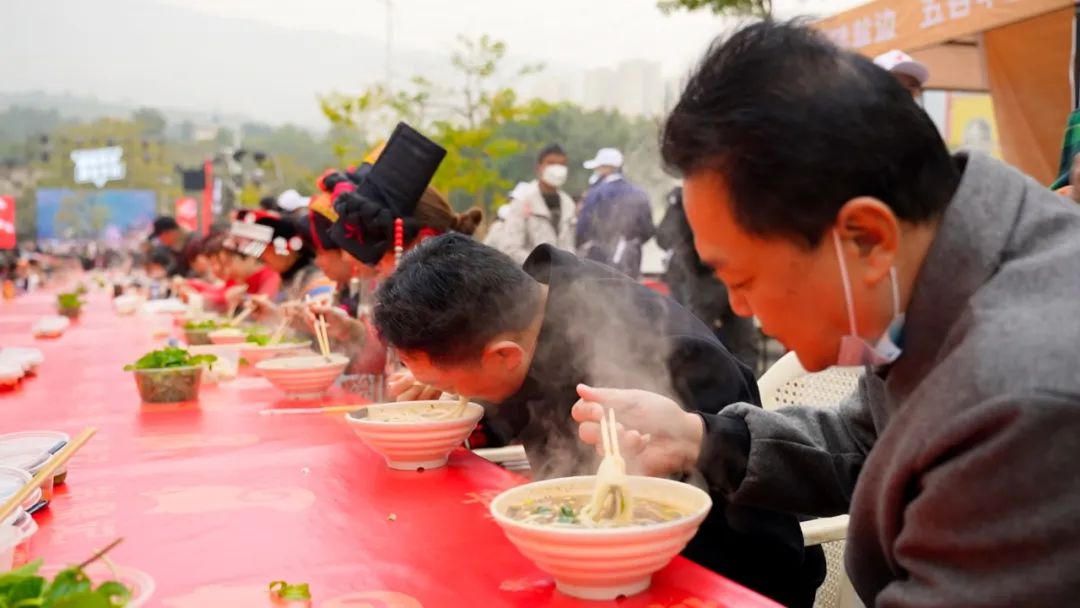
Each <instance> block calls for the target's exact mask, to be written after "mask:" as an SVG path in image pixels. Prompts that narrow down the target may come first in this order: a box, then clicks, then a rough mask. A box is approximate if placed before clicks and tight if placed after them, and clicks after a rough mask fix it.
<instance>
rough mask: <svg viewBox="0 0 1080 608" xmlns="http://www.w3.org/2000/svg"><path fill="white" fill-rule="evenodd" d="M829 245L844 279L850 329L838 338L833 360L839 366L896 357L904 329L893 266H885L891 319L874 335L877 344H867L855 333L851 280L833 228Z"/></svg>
mask: <svg viewBox="0 0 1080 608" xmlns="http://www.w3.org/2000/svg"><path fill="white" fill-rule="evenodd" d="M833 245H835V246H836V258H837V260H838V261H839V262H840V278H841V279H842V280H843V282H844V302H845V304H846V306H847V314H848V323H849V325H850V330H851V333H849V334H848V335H846V336H844V337H843V338H841V339H840V352H839V353H838V354H837V356H836V364H837V365H842V366H853V365H874V366H878V365H888V364H889V363H892V362H894V361H896V360H897V359H898V358H899V357H900V354H901V353H902V352H903V351H902V349H901V348H900V347H899V346H897V345H896V343H897V342H899V341H900V336H901V334H902V333H903V329H904V314H903V313H901V312H900V291H899V287H898V282H897V280H896V267H895V266H894V267H892V268H890V269H889V283H890V285H891V286H892V305H893V319H892V322H890V323H889V328H888V329H887V330H886V331H885V334H884V335H883V336H881V338H879V339H878V341H877V344H875V345H871V344H870V343H869V342H867V341H866V340H864V339H863V338H862V337H861V336H859V331H858V328H857V325H856V324H855V300H854V299H853V298H852V296H851V281H850V279H849V277H848V271H847V262H845V261H844V251H843V248H842V247H841V246H840V235H839V234H837V233H836V231H835V230H833Z"/></svg>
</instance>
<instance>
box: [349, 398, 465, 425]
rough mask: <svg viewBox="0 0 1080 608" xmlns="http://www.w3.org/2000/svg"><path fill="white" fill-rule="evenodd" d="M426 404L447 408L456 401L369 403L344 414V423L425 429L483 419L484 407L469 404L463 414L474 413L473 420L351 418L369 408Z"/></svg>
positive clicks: (396, 407) (395, 407)
mask: <svg viewBox="0 0 1080 608" xmlns="http://www.w3.org/2000/svg"><path fill="white" fill-rule="evenodd" d="M427 403H440V404H446V405H449V406H455V405H457V402H456V401H440V400H438V399H426V400H422V401H389V402H386V403H369V404H367V405H366V406H363V407H358V408H357V409H356V410H355V411H352V412H348V413H347V414H345V421H346V422H348V423H349V424H356V425H359V426H369V427H379V428H397V429H402V428H421V429H422V428H427V427H431V426H438V425H445V424H446V423H448V422H457V421H459V420H460V421H462V422H466V421H469V420H472V423H473V424H476V423H477V422H479V421H480V419H481V418H483V417H484V406H482V405H480V404H479V403H473V402H472V401H470V402H469V406H468V407H467V408H466V410H465V413H466V414H468V413H469V412H474V413H476V414H478V415H477V416H476V417H475V420H473V416H469V415H466V416H462V417H461V418H448V419H446V420H438V419H435V420H369V419H367V418H353V414H355V413H357V412H360V411H364V410H366V409H367V408H369V407H390V409H398V407H399V406H400V407H401V409H404V408H405V407H408V406H416V405H423V404H427Z"/></svg>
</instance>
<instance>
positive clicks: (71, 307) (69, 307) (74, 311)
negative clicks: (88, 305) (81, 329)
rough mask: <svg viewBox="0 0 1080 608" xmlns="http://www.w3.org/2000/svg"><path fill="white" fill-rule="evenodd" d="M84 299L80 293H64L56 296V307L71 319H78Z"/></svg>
mask: <svg viewBox="0 0 1080 608" xmlns="http://www.w3.org/2000/svg"><path fill="white" fill-rule="evenodd" d="M82 305H83V302H82V300H80V299H79V294H78V293H62V294H58V295H57V296H56V308H57V310H58V311H59V312H60V314H62V315H64V316H65V317H67V318H69V319H77V318H78V317H79V313H80V312H81V311H82Z"/></svg>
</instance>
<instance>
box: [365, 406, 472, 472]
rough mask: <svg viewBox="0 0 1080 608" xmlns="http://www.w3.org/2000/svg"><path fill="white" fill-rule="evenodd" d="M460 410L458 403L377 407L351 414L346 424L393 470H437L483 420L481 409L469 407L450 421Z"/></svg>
mask: <svg viewBox="0 0 1080 608" xmlns="http://www.w3.org/2000/svg"><path fill="white" fill-rule="evenodd" d="M458 408H459V405H458V402H457V401H402V402H400V403H377V404H374V405H369V406H367V407H366V408H364V409H361V410H357V411H355V412H349V413H348V414H347V415H346V416H345V420H347V421H348V422H349V424H350V425H351V426H352V429H353V432H355V433H356V435H357V436H358V437H360V440H361V441H363V442H364V443H365V444H366V445H367V446H368V447H369V448H371V449H372V450H374V451H375V452H377V453H378V454H379V455H380V456H382V457H383V458H384V459H385V460H386V464H387V466H389V467H390V468H391V469H397V470H399V471H417V470H420V469H436V468H439V467H442V466H445V465H446V461H447V459H448V458H449V456H450V452H452V451H454V449H455V448H457V447H458V446H460V445H462V444H463V443H464V442H465V440H466V439H468V438H469V435H470V434H471V433H472V432H473V429H474V428H476V423H478V422H480V419H481V418H483V416H484V408H483V407H482V406H480V405H478V404H476V403H469V404H468V405H467V406H466V408H465V413H464V415H462V416H456V417H451V416H453V414H455V413H456V412H457V410H458Z"/></svg>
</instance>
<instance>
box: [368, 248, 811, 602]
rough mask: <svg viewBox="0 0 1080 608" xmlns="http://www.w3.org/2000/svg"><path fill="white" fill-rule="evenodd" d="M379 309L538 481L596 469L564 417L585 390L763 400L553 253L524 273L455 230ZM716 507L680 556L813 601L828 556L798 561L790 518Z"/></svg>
mask: <svg viewBox="0 0 1080 608" xmlns="http://www.w3.org/2000/svg"><path fill="white" fill-rule="evenodd" d="M376 300H377V302H376V307H375V325H376V328H377V330H378V332H379V334H380V335H381V336H382V337H383V338H384V339H385V340H386V341H387V342H388V343H389V344H390V345H391V346H393V347H394V348H396V349H397V351H398V353H399V354H400V356H401V359H402V361H403V362H404V363H405V364H406V365H407V366H408V367H409V370H410V371H411V373H412V375H413V376H414V378H415V381H416V382H418V383H422V384H424V385H427V386H429V387H434V388H435V389H439V390H442V391H447V392H450V393H454V394H460V395H466V396H468V397H470V398H472V399H475V400H479V401H482V402H485V403H486V404H489V407H488V408H487V409H488V412H487V416H486V418H485V422H486V424H487V432H488V433H489V435H494V436H495V437H496V438H498V439H501V440H503V441H514V442H518V441H519V442H521V443H522V444H523V445H524V447H525V450H526V453H527V454H528V457H529V463H530V465H531V466H532V469H533V472H534V475H535V476H536V477H537V478H551V477H562V476H568V475H582V474H593V473H595V471H596V466H597V464H598V461H597V456H596V453H595V452H594V451H593V450H592V449H591V448H589V447H587V446H585V445H583V444H582V443H581V442H579V441H578V440H577V436H576V425H575V424H574V423H573V421H572V419H571V416H570V410H571V407H572V406H573V404H574V403H575V401H576V400H577V395H576V387H577V385H578V384H579V383H595V384H600V385H603V386H619V387H623V388H637V389H645V390H650V391H655V392H658V393H661V394H664V395H668V396H669V397H671V398H672V399H676V400H678V401H679V402H680V403H682V405H683V407H684V408H686V409H687V410H691V411H704V412H710V413H715V412H717V411H718V410H719V409H721V408H722V407H723V405H724V404H728V403H735V402H748V403H757V402H758V401H759V397H758V393H757V385H756V383H755V381H754V377H753V374H752V373H751V372H750V370H749V369H747V368H746V367H745V366H743V365H742V364H740V363H739V362H738V361H737V360H736V359H735V358H734V357H733V356H732V355H731V354H730V353H728V352H727V350H725V349H724V347H723V345H722V344H720V342H719V341H718V340H717V339H716V337H715V336H714V335H713V333H712V332H711V331H710V330H709V328H707V327H706V326H705V325H704V324H702V323H701V321H699V320H698V319H696V318H694V316H693V315H691V314H690V313H689V312H687V311H686V310H685V309H683V308H682V307H680V306H679V305H678V304H676V303H675V302H673V301H672V300H670V299H668V298H665V297H664V296H662V295H660V294H658V293H656V292H654V291H652V290H650V289H647V288H645V287H643V286H641V285H639V284H637V283H636V282H634V281H632V280H630V279H629V278H627V277H626V276H624V275H622V274H621V273H619V272H617V271H615V270H614V269H611V268H609V267H607V266H604V265H602V264H599V263H596V262H589V261H582V260H579V259H578V258H576V257H574V256H573V255H572V254H570V253H567V252H565V251H561V250H559V249H556V248H554V247H551V246H548V245H541V246H540V247H537V248H536V250H534V251H533V253H532V254H531V255H530V256H529V258H528V259H527V260H526V261H525V264H524V268H521V267H518V266H517V265H516V264H515V263H514V262H513V261H512V260H511V259H510V258H509V257H507V256H506V255H504V254H502V253H500V252H498V251H496V250H494V249H492V248H490V247H487V246H484V245H482V244H480V243H477V242H475V241H473V240H471V239H469V238H466V237H463V236H461V235H454V234H448V235H444V236H440V237H437V238H432V239H429V240H427V241H425V242H424V243H422V244H421V245H420V246H418V247H417V248H416V249H415V250H414V251H413V252H411V253H409V254H408V255H407V256H405V258H404V259H403V260H402V262H401V265H400V267H399V268H398V270H397V271H396V272H395V273H394V275H392V276H391V277H390V278H388V279H387V280H386V281H385V282H384V283H383V284H382V286H381V287H380V288H379V290H378V293H377V295H376ZM398 388H399V390H400V389H401V387H398ZM414 392H416V391H414ZM429 393H430V391H429ZM713 500H714V503H715V504H714V506H713V510H712V512H711V513H710V515H709V517H708V518H707V519H706V521H705V523H704V524H703V525H702V528H701V530H700V531H699V533H698V535H697V536H696V537H695V538H694V539H693V540H692V541H691V543H690V545H689V546H688V547H687V549H686V550H685V551H684V555H686V556H687V557H689V558H690V559H693V560H694V561H697V562H698V563H700V564H702V565H704V566H706V567H708V568H711V569H713V570H715V571H717V572H719V573H721V574H724V575H725V576H728V577H729V578H732V579H734V580H736V581H738V582H740V583H742V584H744V585H746V586H748V587H750V588H753V589H755V590H757V591H758V592H760V593H763V594H765V595H768V596H770V597H772V598H774V599H776V600H778V601H780V602H782V603H784V604H786V605H789V606H809V605H811V604H812V603H813V599H814V592H815V590H816V588H817V586H818V585H819V584H820V582H821V580H822V578H823V576H824V560H823V557H822V555H821V552H820V549H816V548H815V549H813V550H807V551H805V552H804V549H803V543H802V535H801V533H800V530H799V526H798V522H797V521H796V519H795V517H793V516H791V515H787V514H782V513H778V512H773V511H765V510H760V509H743V508H736V507H733V506H731V505H729V504H728V503H727V502H726V501H725V500H724V499H723V498H722V497H720V496H713ZM718 547H720V548H722V549H720V550H717V548H718Z"/></svg>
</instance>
